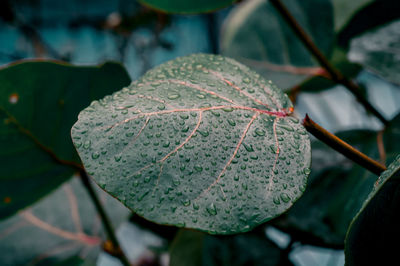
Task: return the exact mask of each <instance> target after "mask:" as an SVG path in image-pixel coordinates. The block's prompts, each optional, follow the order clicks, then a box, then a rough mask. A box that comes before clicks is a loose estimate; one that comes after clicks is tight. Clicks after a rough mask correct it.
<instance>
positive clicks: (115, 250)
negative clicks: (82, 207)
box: [79, 170, 130, 266]
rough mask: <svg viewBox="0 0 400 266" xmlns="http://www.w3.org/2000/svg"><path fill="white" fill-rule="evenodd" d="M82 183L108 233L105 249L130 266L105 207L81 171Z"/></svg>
mask: <svg viewBox="0 0 400 266" xmlns="http://www.w3.org/2000/svg"><path fill="white" fill-rule="evenodd" d="M79 175H80V178H81V181H82V184H83V186H84V187H85V188H86V190H87V192H88V194H89V196H90V198H91V200H92V202H93V204H94V205H95V207H96V210H97V212H98V214H99V215H100V218H101V219H100V220H101V222H102V223H103V227H104V229H105V231H106V234H107V237H108V239H109V242H108V241H106V242H105V243H104V246H103V247H104V249H105V250H106V251H107V252H108V253H109V254H111V255H113V256H115V257H117V258H118V259H119V260H120V261H121V263H122V264H123V265H125V266H129V265H130V263H129V260H128V258H127V257H126V255H125V253H124V252H123V251H122V249H121V246H120V244H119V242H118V239H117V237H116V235H115V233H114V229H113V227H112V224H111V222H110V219H109V217H108V216H107V214H106V211H105V210H104V208H103V205H102V204H101V202H100V200H99V198H98V197H97V194H96V192H95V190H94V189H93V187H92V184H91V183H90V180H89V177H88V175H87V174H86V172H85V171H84V170H81V171H80V172H79Z"/></svg>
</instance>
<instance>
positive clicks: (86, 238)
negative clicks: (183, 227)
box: [0, 178, 128, 265]
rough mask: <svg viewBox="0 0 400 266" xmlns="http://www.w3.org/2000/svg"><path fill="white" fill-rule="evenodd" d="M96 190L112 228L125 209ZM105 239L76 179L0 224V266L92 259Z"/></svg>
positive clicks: (93, 208) (94, 212)
mask: <svg viewBox="0 0 400 266" xmlns="http://www.w3.org/2000/svg"><path fill="white" fill-rule="evenodd" d="M96 192H98V194H99V195H101V199H102V202H103V203H104V206H105V208H106V211H107V213H108V214H109V215H110V216H111V217H113V219H112V222H113V225H114V228H116V227H117V226H118V224H120V223H121V222H122V221H123V220H124V219H125V218H127V216H128V211H127V210H126V208H124V207H123V206H122V205H121V204H120V203H119V202H118V201H116V200H115V199H113V198H111V197H110V196H108V195H107V194H105V193H104V192H103V191H101V190H100V189H96ZM103 239H105V238H104V234H103V230H102V224H101V221H100V218H99V216H98V215H97V211H96V209H95V207H94V205H93V203H92V202H91V200H90V198H89V196H88V194H87V192H86V190H85V189H84V187H83V186H82V185H81V184H80V180H79V179H77V178H76V179H73V180H72V181H70V182H68V183H66V184H64V185H63V186H62V187H60V188H59V189H58V190H56V191H55V192H53V193H52V194H50V195H49V196H48V197H46V198H44V199H42V200H40V201H39V202H38V203H36V204H35V205H33V206H32V207H31V208H28V209H26V210H23V211H20V212H19V213H18V214H16V215H14V216H13V217H11V218H8V219H5V220H3V221H1V222H0V250H1V252H0V265H59V264H60V265H88V262H95V261H96V258H97V255H98V254H99V252H100V250H101V245H102V243H103ZM83 260H85V263H84V264H75V263H77V262H82V261H83ZM58 263H59V264H58Z"/></svg>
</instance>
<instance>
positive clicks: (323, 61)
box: [270, 0, 388, 125]
mask: <svg viewBox="0 0 400 266" xmlns="http://www.w3.org/2000/svg"><path fill="white" fill-rule="evenodd" d="M270 2H271V3H272V4H273V5H274V7H275V8H276V9H277V10H278V12H279V13H280V14H281V15H282V17H283V18H284V19H285V21H286V22H287V23H288V24H289V26H290V27H291V28H292V30H293V31H294V33H295V34H296V35H297V37H299V39H300V40H301V41H302V42H303V44H304V45H305V46H306V48H307V49H308V50H309V51H310V52H311V53H312V55H313V56H314V57H315V59H317V61H318V62H319V64H320V65H321V66H322V67H323V68H325V70H326V71H327V72H328V73H329V74H330V76H331V77H332V80H333V81H335V82H336V83H338V84H341V85H343V86H345V87H346V88H347V89H348V90H349V91H350V92H351V93H352V94H353V95H354V96H355V97H356V98H357V100H358V101H359V102H360V103H361V104H362V105H363V106H364V108H365V109H366V110H367V111H369V112H371V113H372V114H373V115H375V116H376V117H377V118H378V119H379V120H380V121H381V122H382V123H383V124H384V125H387V124H388V121H387V120H386V119H385V118H384V117H383V116H382V114H381V113H379V111H378V110H376V109H375V107H374V106H372V105H371V104H370V103H369V102H368V101H367V100H366V99H365V98H364V96H363V95H362V94H361V93H360V88H359V86H358V85H357V84H356V83H354V82H353V81H352V80H350V79H347V78H346V77H345V76H343V74H342V73H341V72H340V71H339V70H338V69H336V68H335V67H334V66H332V64H331V63H330V62H329V60H328V59H327V58H326V57H325V56H324V54H323V53H322V52H321V51H320V50H319V49H318V47H317V46H316V45H315V43H314V42H313V41H312V39H311V38H310V36H309V35H308V34H307V33H306V32H305V30H304V29H303V28H302V27H301V26H300V24H299V23H298V22H297V21H296V19H295V18H294V17H293V16H292V14H291V13H290V11H289V10H288V9H287V8H286V7H285V6H284V5H283V3H282V2H281V1H280V0H270Z"/></svg>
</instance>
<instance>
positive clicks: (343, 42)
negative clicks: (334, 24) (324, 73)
mask: <svg viewBox="0 0 400 266" xmlns="http://www.w3.org/2000/svg"><path fill="white" fill-rule="evenodd" d="M335 1H338V2H343V4H345V5H346V6H343V7H342V8H340V10H338V12H337V15H338V16H341V14H343V15H345V16H346V15H347V13H350V12H352V11H351V9H348V7H350V8H351V6H354V7H356V8H357V10H355V11H356V12H354V13H353V14H352V15H351V17H348V18H347V22H346V23H345V25H343V27H342V28H340V29H338V31H337V32H338V36H337V42H338V44H339V45H340V46H342V47H345V48H346V49H348V47H349V44H350V43H351V41H352V39H353V38H354V37H356V36H358V35H361V34H363V33H365V32H366V31H368V30H371V29H373V28H376V27H378V26H383V25H385V24H387V23H389V22H391V21H394V20H396V19H399V18H400V13H399V12H398V10H399V9H400V2H399V1H393V0H375V1H368V0H355V1H345V0H335ZM344 1H345V2H346V3H344ZM334 5H335V4H334ZM346 10H348V11H346Z"/></svg>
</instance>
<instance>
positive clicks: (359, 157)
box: [303, 114, 386, 175]
mask: <svg viewBox="0 0 400 266" xmlns="http://www.w3.org/2000/svg"><path fill="white" fill-rule="evenodd" d="M303 126H304V127H305V128H306V129H307V131H308V132H310V133H311V134H312V135H314V136H315V137H316V138H317V139H319V140H320V141H322V142H324V143H325V144H327V145H328V146H329V147H331V148H332V149H334V150H336V151H338V152H340V153H341V154H343V155H344V156H346V157H347V158H349V159H350V160H352V161H353V162H355V163H358V164H359V165H361V166H362V167H364V168H366V169H368V170H369V171H371V172H372V173H374V174H376V175H380V174H381V173H382V172H383V171H385V170H386V167H385V166H384V165H382V164H380V163H379V162H377V161H375V160H373V159H371V158H370V157H368V156H367V155H365V154H364V153H362V152H360V151H358V150H356V149H355V148H353V147H352V146H350V145H349V144H347V143H346V142H344V141H343V140H341V139H339V138H338V137H336V136H335V135H333V134H332V133H330V132H328V131H327V130H326V129H324V128H323V127H321V126H320V125H318V124H317V123H315V122H314V121H313V120H311V118H309V117H308V115H307V114H306V117H305V118H304V120H303Z"/></svg>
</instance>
